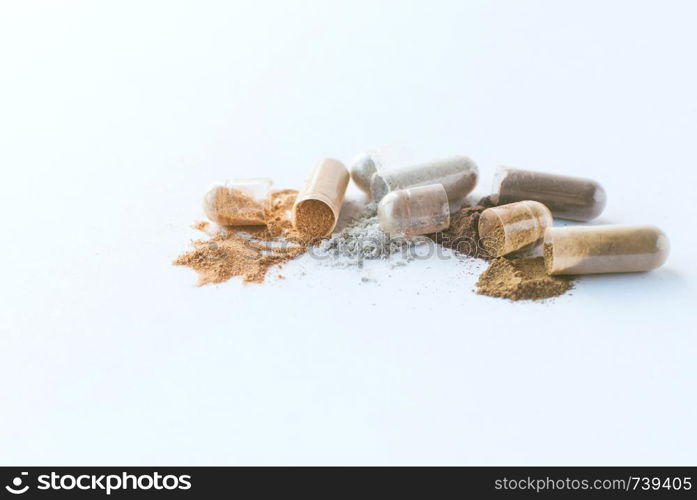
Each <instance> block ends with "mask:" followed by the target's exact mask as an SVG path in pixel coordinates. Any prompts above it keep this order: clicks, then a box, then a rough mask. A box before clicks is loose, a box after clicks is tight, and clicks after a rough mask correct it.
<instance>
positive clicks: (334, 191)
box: [292, 158, 350, 238]
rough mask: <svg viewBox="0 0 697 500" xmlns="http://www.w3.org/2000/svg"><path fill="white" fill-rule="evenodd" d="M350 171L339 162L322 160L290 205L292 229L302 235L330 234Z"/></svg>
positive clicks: (339, 210)
mask: <svg viewBox="0 0 697 500" xmlns="http://www.w3.org/2000/svg"><path fill="white" fill-rule="evenodd" d="M349 177H350V176H349V172H348V170H347V169H346V167H345V166H344V164H343V163H341V162H340V161H338V160H333V159H331V158H325V159H323V160H321V161H320V162H319V163H318V164H317V165H316V166H315V168H314V169H313V170H312V173H311V174H310V177H309V178H308V179H307V181H306V182H305V187H304V188H303V190H302V191H301V192H299V193H298V197H297V198H296V200H295V204H294V205H293V214H292V215H293V226H294V227H295V228H296V229H297V230H298V231H299V232H300V233H301V234H303V235H304V236H307V237H311V238H314V237H320V236H327V235H329V234H331V232H332V231H333V230H334V227H335V226H336V221H337V220H338V218H339V212H341V205H342V203H343V202H344V194H346V187H347V186H348V182H349Z"/></svg>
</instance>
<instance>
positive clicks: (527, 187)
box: [492, 167, 606, 221]
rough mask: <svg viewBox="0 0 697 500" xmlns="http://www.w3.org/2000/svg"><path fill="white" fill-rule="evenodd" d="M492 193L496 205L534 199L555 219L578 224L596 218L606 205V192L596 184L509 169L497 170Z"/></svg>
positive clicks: (578, 178)
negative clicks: (549, 211) (575, 221)
mask: <svg viewBox="0 0 697 500" xmlns="http://www.w3.org/2000/svg"><path fill="white" fill-rule="evenodd" d="M492 191H493V193H494V197H495V198H497V203H500V204H505V203H513V202H514V201H522V200H535V201H539V202H540V203H543V204H544V205H545V206H546V207H547V208H549V209H550V210H551V212H552V214H553V215H554V217H559V218H560V219H569V220H577V221H588V220H591V219H594V218H595V217H597V216H598V215H600V213H601V212H602V211H603V209H604V208H605V202H606V196H605V190H604V189H603V187H602V186H601V185H600V184H598V183H597V182H596V181H593V180H590V179H582V178H580V177H570V176H566V175H556V174H547V173H544V172H534V171H532V170H521V169H517V168H510V167H499V168H498V170H497V172H496V175H495V177H494V186H493V190H492Z"/></svg>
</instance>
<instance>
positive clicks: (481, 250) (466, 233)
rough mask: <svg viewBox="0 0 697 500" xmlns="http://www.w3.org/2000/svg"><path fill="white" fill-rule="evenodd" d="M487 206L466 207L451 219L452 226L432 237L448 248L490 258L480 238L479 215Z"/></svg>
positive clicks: (482, 257) (481, 257)
mask: <svg viewBox="0 0 697 500" xmlns="http://www.w3.org/2000/svg"><path fill="white" fill-rule="evenodd" d="M484 210H486V207H483V206H481V205H474V206H472V207H464V208H462V209H460V210H459V211H458V212H457V213H455V214H454V215H453V216H452V217H451V219H450V227H449V228H448V229H446V230H445V231H443V232H441V233H435V234H432V235H430V236H431V238H432V239H433V240H434V241H436V242H437V243H440V244H441V245H443V246H444V247H446V248H451V249H453V250H455V251H457V252H459V253H461V254H464V255H469V256H470V257H479V258H480V259H490V258H491V256H490V255H489V253H488V252H487V250H486V248H485V246H484V245H483V242H482V241H481V240H480V239H479V230H478V227H477V226H478V225H479V216H480V215H481V213H482V212H483V211H484Z"/></svg>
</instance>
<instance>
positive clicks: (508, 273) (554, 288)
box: [477, 257, 572, 300]
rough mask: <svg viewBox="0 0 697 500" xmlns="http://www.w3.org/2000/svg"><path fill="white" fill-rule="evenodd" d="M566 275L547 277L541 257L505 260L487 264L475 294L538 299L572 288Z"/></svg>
mask: <svg viewBox="0 0 697 500" xmlns="http://www.w3.org/2000/svg"><path fill="white" fill-rule="evenodd" d="M571 287H572V283H571V281H570V279H569V278H562V277H558V276H549V275H548V274H547V272H546V270H545V264H544V259H543V258H542V257H526V258H519V259H507V258H505V257H499V258H497V259H494V260H492V261H491V263H490V264H489V267H488V268H487V270H486V271H484V272H483V273H482V275H481V276H480V277H479V281H477V293H478V294H480V295H489V296H490V297H503V298H505V299H511V300H539V299H547V298H550V297H556V296H559V295H562V294H563V293H565V292H567V291H568V290H569V289H571Z"/></svg>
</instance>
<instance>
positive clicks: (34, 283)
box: [0, 0, 697, 465]
mask: <svg viewBox="0 0 697 500" xmlns="http://www.w3.org/2000/svg"><path fill="white" fill-rule="evenodd" d="M696 19H697V3H695V2H690V1H685V2H676V1H660V2H659V1H656V2H635V1H627V2H622V1H613V2H607V1H599V2H589V1H583V2H559V1H548V2H533V1H525V2H520V1H510V2H501V1H499V2H485V1H469V2H463V1H452V2H436V1H429V2H407V1H394V2H376V1H374V0H373V1H365V2H363V1H356V0H351V1H347V2H319V1H317V2H308V1H305V2H297V1H293V2H280V1H279V2H262V1H259V0H254V1H249V2H221V3H219V4H217V3H210V2H208V3H206V2H188V3H182V2H83V3H76V2H47V3H36V2H27V1H16V2H15V1H10V2H8V1H2V3H0V169H2V170H1V172H2V182H1V183H0V214H1V215H0V217H1V218H2V245H1V247H0V259H1V260H0V262H1V263H2V279H1V280H0V304H2V305H1V308H0V462H1V463H3V464H56V465H57V464H693V465H694V464H695V462H697V431H696V430H695V421H696V420H697V398H696V396H695V381H696V378H697V362H695V355H696V354H697V352H696V351H697V349H696V348H697V340H696V339H695V333H696V331H697V329H696V328H695V326H697V325H696V322H695V299H696V297H697V294H696V293H695V287H696V284H697V283H696V278H697V276H696V271H695V266H694V258H695V257H694V249H695V243H697V239H696V238H695V222H694V218H695V217H696V216H697V211H695V208H694V204H695V203H696V202H697V200H696V198H697V197H696V194H697V188H696V187H695V186H697V174H696V173H695V165H696V153H695V139H696V137H697V135H696V133H697V102H696V98H695V95H696V93H695V91H696V89H697V72H696V71H695V48H696V47H697V31H695V21H696ZM384 144H402V145H406V146H407V147H409V148H411V149H412V151H413V154H414V158H415V159H430V158H436V157H443V156H447V155H450V154H466V155H469V156H471V157H472V158H473V159H474V160H475V161H476V162H477V163H478V164H479V166H480V172H481V179H480V184H479V186H478V188H477V191H476V192H477V194H481V195H483V194H487V191H488V188H489V186H490V183H491V176H492V173H493V170H494V168H495V167H496V165H498V164H509V165H514V166H519V167H525V168H534V169H539V170H547V171H554V172H559V173H568V174H576V175H582V176H586V177H591V178H595V179H598V180H599V181H601V182H602V183H603V184H604V186H605V188H606V190H607V192H608V198H609V201H608V206H607V210H606V212H605V213H604V214H603V215H602V217H601V218H600V219H598V220H597V221H595V222H596V223H648V224H655V225H658V226H660V227H661V228H663V229H664V230H665V231H666V232H667V233H668V235H669V237H670V239H671V244H672V254H671V256H670V258H669V261H668V263H667V265H666V266H665V267H663V268H661V269H660V270H658V271H655V272H652V273H650V274H635V275H622V276H597V277H590V278H587V279H583V280H582V281H580V282H579V283H578V284H577V286H576V289H575V290H574V291H573V293H572V294H571V295H567V296H564V297H561V298H559V299H556V300H553V301H550V302H545V303H511V302H508V301H504V300H500V299H493V298H488V297H481V296H477V295H475V294H474V293H473V292H472V288H473V285H474V282H475V281H476V278H477V275H478V273H479V271H480V270H481V269H482V266H481V265H479V264H477V263H474V262H472V261H470V262H459V261H457V260H456V259H446V260H438V259H431V260H427V261H418V262H414V263H411V264H410V265H408V266H406V267H404V268H398V269H392V268H390V266H389V265H388V264H387V263H385V262H377V263H374V264H373V265H370V266H367V267H366V268H365V269H363V270H355V269H352V270H351V269H350V270H342V269H334V268H330V267H326V266H322V265H320V264H319V263H318V262H316V261H313V260H311V259H309V258H307V257H306V258H302V259H300V260H298V261H296V262H292V263H291V264H289V265H287V266H286V267H285V268H284V270H283V271H282V272H283V274H285V275H286V276H287V279H286V280H278V279H276V278H275V274H276V271H274V272H273V273H272V276H271V278H270V279H269V280H268V283H267V284H264V285H250V286H246V287H245V286H243V285H241V284H240V283H239V281H237V280H234V281H231V282H228V283H225V284H222V285H219V286H208V287H204V288H196V287H195V286H194V282H195V274H194V273H193V272H192V271H191V270H189V269H186V268H177V267H173V266H172V265H171V264H170V263H171V261H172V260H173V259H174V258H175V257H176V256H177V255H178V254H179V253H181V252H182V251H184V250H186V249H187V248H188V244H189V240H190V239H192V238H194V237H197V234H196V233H195V231H193V230H192V229H191V228H190V227H189V225H190V224H191V223H192V222H193V221H194V220H197V219H200V218H201V217H202V213H201V209H200V198H201V195H202V192H203V190H204V189H205V187H206V186H207V185H208V184H209V183H210V182H211V181H214V180H218V179H222V178H226V177H254V176H268V177H271V178H273V179H274V181H275V185H276V186H278V187H295V188H297V187H300V186H301V184H302V181H303V179H304V177H305V176H306V175H307V174H308V172H309V171H310V169H311V168H312V167H313V165H314V164H315V162H316V161H317V160H319V159H320V158H322V157H325V156H332V157H336V158H339V159H341V160H342V161H344V162H346V163H348V162H349V161H350V160H351V158H352V157H353V156H354V155H355V154H357V153H358V152H360V151H362V150H365V149H367V148H371V147H375V146H380V145H384ZM351 193H352V196H353V195H355V191H354V190H353V188H352V191H351ZM362 278H368V279H369V280H371V281H368V282H363V281H362Z"/></svg>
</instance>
